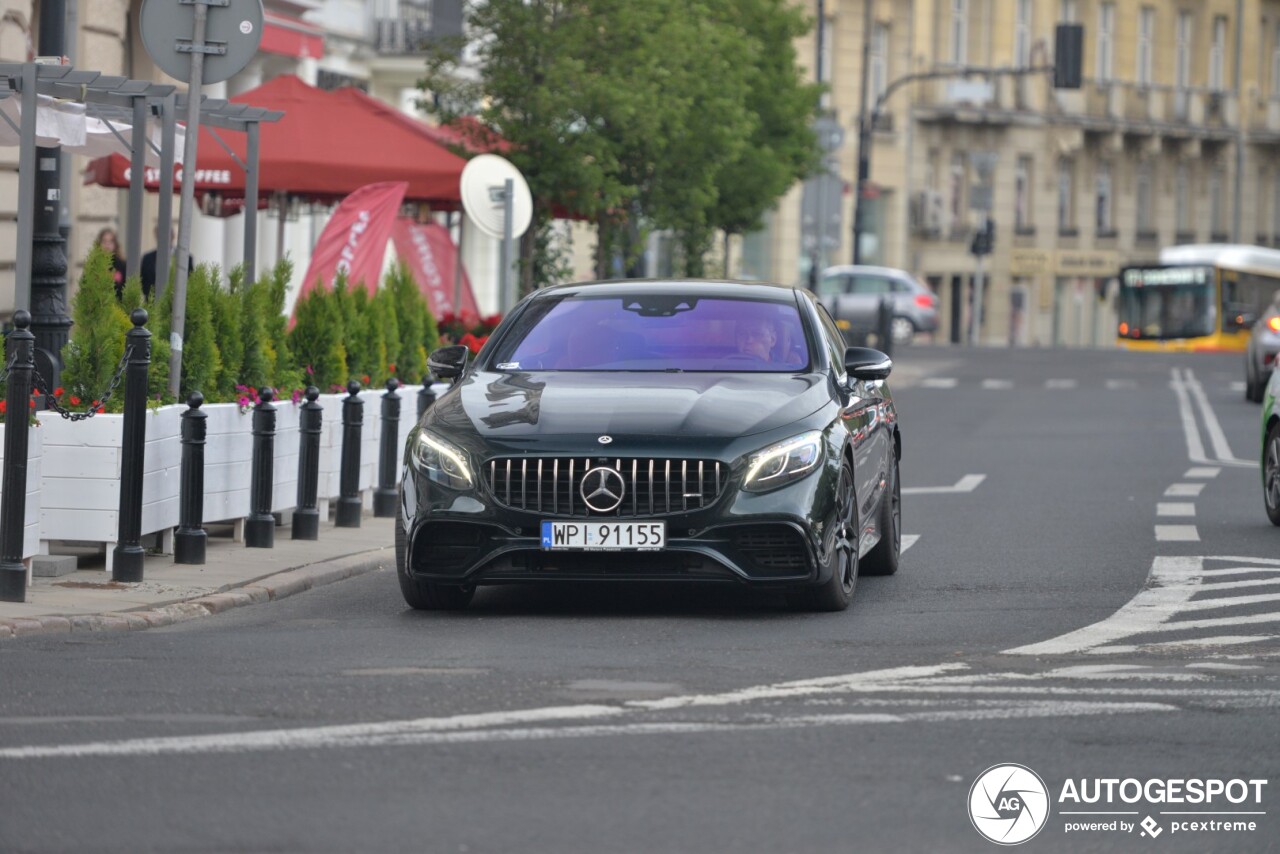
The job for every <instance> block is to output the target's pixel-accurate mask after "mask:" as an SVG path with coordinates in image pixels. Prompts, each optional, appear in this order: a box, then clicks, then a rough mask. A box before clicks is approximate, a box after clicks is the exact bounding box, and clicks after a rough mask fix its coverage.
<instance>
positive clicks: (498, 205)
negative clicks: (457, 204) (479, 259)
mask: <svg viewBox="0 0 1280 854" xmlns="http://www.w3.org/2000/svg"><path fill="white" fill-rule="evenodd" d="M508 180H510V181H511V184H512V199H511V236H512V237H513V238H516V237H519V236H520V235H522V234H524V233H525V232H526V231H527V230H528V229H529V223H530V222H531V221H532V220H533V196H531V195H530V194H529V185H528V184H527V183H526V182H525V180H524V176H523V175H521V174H520V170H519V169H517V168H516V167H515V165H514V164H513V163H512V162H511V161H510V160H507V159H506V158H504V157H499V156H498V155H496V154H481V155H479V156H477V157H473V158H471V159H470V160H468V161H467V165H466V167H465V168H463V170H462V183H461V187H460V191H461V194H462V209H463V210H464V211H466V212H467V216H468V217H470V218H471V221H472V222H474V223H475V224H476V228H478V229H480V230H481V231H482V232H484V233H485V234H487V235H488V236H489V237H493V238H496V239H498V240H501V239H502V238H503V237H504V236H505V234H504V230H503V226H504V225H505V223H504V222H503V221H502V215H503V203H504V202H505V199H504V195H505V191H506V183H507V181H508Z"/></svg>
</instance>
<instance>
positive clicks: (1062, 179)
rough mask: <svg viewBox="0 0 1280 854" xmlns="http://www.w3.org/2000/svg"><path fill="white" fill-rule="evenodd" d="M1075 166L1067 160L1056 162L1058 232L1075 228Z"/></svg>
mask: <svg viewBox="0 0 1280 854" xmlns="http://www.w3.org/2000/svg"><path fill="white" fill-rule="evenodd" d="M1075 191H1076V165H1075V162H1074V161H1072V160H1071V159H1069V158H1066V157H1064V158H1062V159H1061V160H1059V161H1058V230H1059V231H1069V230H1071V229H1074V228H1075V224H1076V212H1075Z"/></svg>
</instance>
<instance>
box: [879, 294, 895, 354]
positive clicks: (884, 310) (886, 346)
mask: <svg viewBox="0 0 1280 854" xmlns="http://www.w3.org/2000/svg"><path fill="white" fill-rule="evenodd" d="M876 338H877V339H878V340H877V342H876V343H877V344H879V347H877V349H878V350H879V351H880V352H881V353H884V354H885V355H886V356H892V355H893V297H889V296H882V297H880V306H879V310H878V311H877V312H876Z"/></svg>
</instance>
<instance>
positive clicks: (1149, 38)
mask: <svg viewBox="0 0 1280 854" xmlns="http://www.w3.org/2000/svg"><path fill="white" fill-rule="evenodd" d="M1155 38H1156V10H1155V9H1153V8H1152V7H1150V6H1143V7H1142V11H1141V12H1139V13H1138V68H1137V75H1136V76H1137V79H1138V85H1139V86H1150V85H1151V84H1152V82H1153V79H1152V68H1151V66H1152V57H1153V56H1154V55H1155V54H1154V48H1153V45H1154V44H1155Z"/></svg>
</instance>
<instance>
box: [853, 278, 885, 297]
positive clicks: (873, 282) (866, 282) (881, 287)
mask: <svg viewBox="0 0 1280 854" xmlns="http://www.w3.org/2000/svg"><path fill="white" fill-rule="evenodd" d="M853 292H854V293H855V294H871V295H878V294H888V293H892V292H893V282H892V280H890V279H886V278H885V277H884V276H854V277H853Z"/></svg>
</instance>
